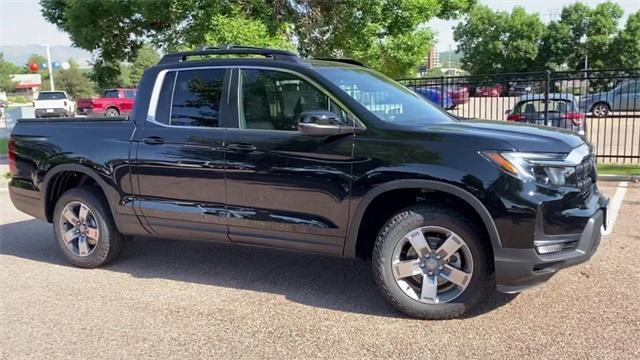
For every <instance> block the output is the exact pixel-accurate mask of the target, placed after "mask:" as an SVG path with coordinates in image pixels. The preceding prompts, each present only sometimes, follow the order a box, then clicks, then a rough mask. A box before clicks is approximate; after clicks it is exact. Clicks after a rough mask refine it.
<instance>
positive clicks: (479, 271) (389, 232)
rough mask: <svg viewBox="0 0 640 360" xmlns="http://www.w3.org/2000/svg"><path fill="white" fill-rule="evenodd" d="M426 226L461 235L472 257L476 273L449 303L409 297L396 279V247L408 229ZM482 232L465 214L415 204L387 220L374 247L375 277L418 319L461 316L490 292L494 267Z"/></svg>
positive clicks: (387, 293) (391, 297)
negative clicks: (444, 229)
mask: <svg viewBox="0 0 640 360" xmlns="http://www.w3.org/2000/svg"><path fill="white" fill-rule="evenodd" d="M423 226H439V227H442V228H446V229H449V230H451V231H453V232H455V233H456V234H458V235H459V236H460V237H461V238H462V239H463V240H464V242H465V243H466V245H467V246H468V248H469V250H470V252H471V256H472V258H473V265H472V267H473V274H472V276H471V279H470V280H469V282H468V285H467V287H466V289H465V290H464V291H463V292H462V293H461V294H459V295H458V296H457V297H456V298H454V299H452V300H451V301H449V302H446V303H438V304H427V303H423V302H420V301H418V300H416V299H413V298H411V297H409V296H408V295H407V294H406V293H405V292H404V291H403V290H402V289H400V286H399V284H398V283H397V282H396V280H395V279H394V275H393V269H392V256H393V251H394V249H395V247H396V246H397V245H398V243H399V242H400V241H401V240H402V238H403V237H404V236H405V235H406V234H407V233H409V231H411V230H414V229H417V228H420V227H423ZM480 234H482V232H480V231H479V230H478V228H477V227H476V226H475V225H474V224H473V223H472V222H471V221H468V220H467V219H466V218H465V216H464V215H463V214H460V213H458V212H456V211H455V210H452V209H450V208H447V207H444V206H437V205H414V206H410V207H408V208H405V209H403V210H402V211H400V212H399V213H397V214H396V215H395V216H393V217H392V218H391V219H389V220H388V221H387V223H386V224H385V226H384V227H383V228H382V230H381V231H380V234H379V235H378V238H377V240H376V243H375V246H374V248H373V256H372V267H373V273H374V278H375V280H376V283H377V285H378V287H379V288H380V289H381V290H382V293H383V295H384V296H385V297H386V298H387V300H388V301H389V302H390V303H391V304H393V305H394V306H395V307H396V308H397V309H398V310H400V311H401V312H403V313H405V314H407V315H409V316H411V317H415V318H420V319H431V320H441V319H450V318H454V317H458V316H460V315H462V314H464V313H466V312H468V311H469V310H471V309H472V308H473V307H474V306H476V305H477V304H478V302H480V301H481V300H482V299H484V298H485V295H486V294H487V293H488V291H489V289H490V284H491V279H492V277H491V273H492V270H491V266H490V262H489V260H490V259H489V256H488V254H489V252H488V249H487V248H486V246H487V245H486V242H484V241H483V239H482V237H481V235H480Z"/></svg>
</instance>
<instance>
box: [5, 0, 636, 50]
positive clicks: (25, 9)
mask: <svg viewBox="0 0 640 360" xmlns="http://www.w3.org/2000/svg"><path fill="white" fill-rule="evenodd" d="M95 1H99V0H95ZM480 2H482V3H484V4H487V5H489V6H490V7H491V8H494V9H500V10H510V9H511V8H513V7H514V6H516V5H520V6H524V7H525V8H526V9H527V11H529V12H537V13H539V14H540V15H541V17H542V19H543V20H544V21H548V20H549V19H551V18H553V17H554V16H557V14H558V13H559V12H560V10H561V9H562V7H563V6H564V5H568V4H572V3H574V2H576V1H575V0H518V1H511V0H481V1H480ZM583 2H584V3H587V4H589V5H590V6H594V5H596V4H598V3H601V2H604V0H585V1H583ZM616 2H617V3H618V4H620V6H622V7H623V8H624V10H625V15H627V14H629V13H632V12H635V11H638V10H640V1H639V0H618V1H616ZM456 24H457V21H443V20H433V21H431V22H429V24H428V25H429V27H430V28H431V29H433V30H434V31H436V32H437V40H438V48H439V49H440V50H441V51H445V50H447V49H448V48H449V46H450V45H451V46H452V47H453V48H454V49H455V43H454V41H453V31H452V27H453V26H455V25H456ZM42 43H49V44H51V45H70V44H71V41H70V40H69V37H68V36H67V35H66V34H65V33H63V32H60V31H59V30H58V29H56V27H55V26H53V25H51V24H49V23H48V22H46V21H45V20H44V19H43V18H42V16H41V15H40V5H39V4H38V0H0V47H1V46H6V45H32V44H42Z"/></svg>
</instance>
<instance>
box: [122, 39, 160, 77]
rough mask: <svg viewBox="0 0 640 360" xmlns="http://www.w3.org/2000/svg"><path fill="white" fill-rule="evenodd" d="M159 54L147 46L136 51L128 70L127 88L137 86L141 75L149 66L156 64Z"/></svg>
mask: <svg viewBox="0 0 640 360" xmlns="http://www.w3.org/2000/svg"><path fill="white" fill-rule="evenodd" d="M159 60H160V54H158V52H157V51H156V50H155V49H154V48H152V47H151V46H149V45H145V46H143V47H141V48H140V50H138V54H137V55H136V58H135V60H134V61H133V64H131V67H130V68H129V86H137V85H138V82H140V79H141V78H142V73H143V72H144V71H145V70H146V69H147V68H148V67H150V66H153V65H155V64H157V63H158V61H159Z"/></svg>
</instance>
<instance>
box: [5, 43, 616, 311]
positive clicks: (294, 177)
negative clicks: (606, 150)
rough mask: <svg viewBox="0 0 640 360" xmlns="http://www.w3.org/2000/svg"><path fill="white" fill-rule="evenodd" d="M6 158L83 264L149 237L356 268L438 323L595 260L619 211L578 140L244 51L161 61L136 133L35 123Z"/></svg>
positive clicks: (357, 74)
mask: <svg viewBox="0 0 640 360" xmlns="http://www.w3.org/2000/svg"><path fill="white" fill-rule="evenodd" d="M218 55H224V56H218ZM246 55H250V56H246ZM194 57H195V59H194ZM8 159H9V166H10V171H11V176H12V178H11V181H10V184H9V191H10V195H11V199H12V201H13V203H14V204H15V206H16V207H17V208H18V209H20V210H22V211H24V212H26V213H28V214H30V215H33V216H35V217H36V218H38V219H42V220H44V221H47V222H51V223H53V228H54V232H55V237H56V239H57V242H58V243H59V246H60V249H61V251H62V253H63V254H64V256H65V257H66V258H67V259H68V260H69V261H70V262H71V263H73V264H74V265H77V266H80V267H85V268H94V267H98V266H101V265H104V264H106V263H108V262H109V261H111V260H113V259H114V258H116V256H117V255H118V253H119V252H120V250H121V248H122V247H123V244H124V242H125V239H128V238H130V237H133V236H151V237H162V238H171V239H180V240H194V239H196V240H206V241H217V242H226V243H230V244H242V245H257V246H267V247H273V248H281V249H290V250H299V251H308V252H315V253H321V254H327V255H337V256H344V257H350V258H354V257H356V258H362V259H367V260H370V261H371V264H372V268H373V272H374V275H375V276H374V277H375V280H376V282H377V284H378V286H379V287H380V288H381V289H382V293H383V294H384V296H385V297H386V298H387V299H388V300H389V301H390V302H392V303H393V304H394V305H395V306H396V307H397V308H398V309H400V310H401V311H403V312H405V313H406V314H409V315H411V316H414V317H419V318H426V319H443V318H451V317H456V316H459V315H461V314H463V313H465V312H466V311H468V310H469V309H471V308H472V307H473V306H474V305H476V304H477V303H478V302H481V301H483V300H484V299H485V298H486V295H487V293H488V292H489V291H493V289H495V288H496V287H497V289H498V290H500V291H503V292H518V291H521V290H523V289H526V288H528V287H531V286H533V285H536V284H539V283H541V282H544V281H546V280H548V279H549V278H550V277H551V276H552V275H553V274H555V273H556V272H557V271H558V270H559V269H562V268H565V267H567V266H571V265H574V264H578V263H580V262H583V261H586V260H587V259H589V258H590V257H591V256H592V254H593V253H594V252H595V251H596V249H597V247H598V244H599V241H600V228H601V227H602V225H603V224H604V223H605V217H606V209H607V199H606V198H605V197H603V196H602V195H601V194H600V192H599V191H598V188H597V187H596V169H595V159H594V154H593V153H592V149H591V147H590V145H589V144H587V143H585V141H584V139H583V138H582V137H580V136H578V135H575V134H573V133H570V132H567V131H564V130H559V129H553V128H543V127H535V126H527V125H521V124H514V123H507V122H501V121H481V120H468V121H461V120H459V119H457V118H455V117H452V116H451V115H449V114H447V113H446V112H444V111H442V110H441V109H438V108H437V107H435V106H434V105H432V104H430V103H429V102H427V101H425V100H423V99H422V98H421V97H420V96H419V95H417V94H415V93H414V92H412V91H411V90H409V89H407V88H405V87H403V86H401V85H399V84H398V83H396V82H394V81H392V80H390V79H388V78H386V77H384V76H383V75H381V74H379V73H377V72H375V71H372V70H370V69H368V68H366V67H364V66H362V65H359V64H357V63H355V62H353V61H347V60H310V59H303V58H300V57H297V56H296V55H294V54H291V53H288V52H284V51H279V50H270V49H258V48H247V47H222V48H209V49H204V50H201V51H193V52H183V53H177V54H169V55H166V56H164V58H163V59H162V60H161V61H160V63H159V64H158V65H156V66H154V67H152V68H150V69H148V70H147V71H146V72H145V73H144V76H143V78H142V81H141V82H140V84H139V91H138V94H137V97H136V100H135V106H134V110H133V112H132V114H131V116H130V118H128V119H125V118H64V119H47V120H40V119H37V120H36V119H22V120H20V121H19V122H18V123H17V125H16V126H15V128H14V129H13V132H12V134H11V137H10V140H9V149H8ZM238 261H246V260H245V259H238ZM494 274H495V276H494ZM310 281H312V279H310Z"/></svg>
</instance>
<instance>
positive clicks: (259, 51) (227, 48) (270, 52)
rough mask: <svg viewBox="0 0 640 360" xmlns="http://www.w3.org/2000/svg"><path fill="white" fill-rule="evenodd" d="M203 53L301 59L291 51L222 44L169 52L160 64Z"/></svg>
mask: <svg viewBox="0 0 640 360" xmlns="http://www.w3.org/2000/svg"><path fill="white" fill-rule="evenodd" d="M203 55H262V56H264V57H270V58H273V59H274V60H285V61H299V59H300V58H299V57H298V56H297V55H296V54H294V53H292V52H289V51H285V50H278V49H268V48H261V47H253V46H244V45H220V46H218V47H202V48H200V49H199V50H193V51H182V52H177V53H173V54H167V55H165V56H163V57H162V59H160V62H159V64H172V63H178V62H182V61H187V59H188V58H189V57H191V56H203Z"/></svg>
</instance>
